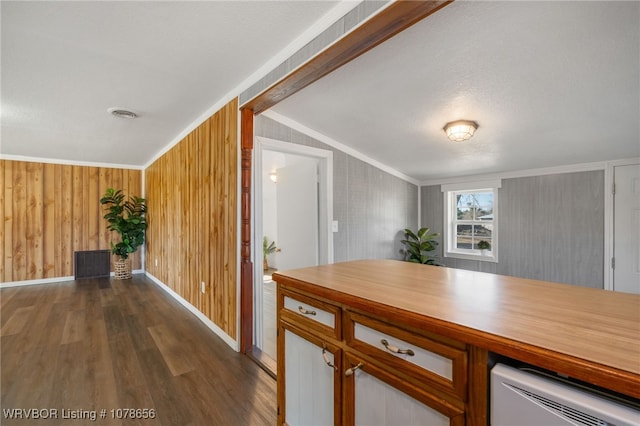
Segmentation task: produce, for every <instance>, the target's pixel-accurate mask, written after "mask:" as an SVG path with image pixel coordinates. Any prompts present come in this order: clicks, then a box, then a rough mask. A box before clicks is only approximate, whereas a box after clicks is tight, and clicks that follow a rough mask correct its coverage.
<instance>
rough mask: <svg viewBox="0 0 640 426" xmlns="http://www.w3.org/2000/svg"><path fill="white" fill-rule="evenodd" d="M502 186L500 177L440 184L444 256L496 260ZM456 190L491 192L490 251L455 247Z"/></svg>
mask: <svg viewBox="0 0 640 426" xmlns="http://www.w3.org/2000/svg"><path fill="white" fill-rule="evenodd" d="M501 187H502V181H501V180H500V179H496V180H487V181H478V182H462V183H454V184H447V185H442V186H441V190H442V192H443V194H444V209H443V211H444V226H443V228H444V233H443V234H444V235H443V240H444V250H443V255H444V257H452V258H456V259H467V260H480V261H484V262H495V263H497V262H498V189H500V188H501ZM458 192H493V221H492V223H491V225H492V227H493V231H492V234H491V251H489V252H484V253H483V251H482V250H478V249H458V248H455V243H454V241H455V238H456V231H455V229H454V226H455V220H456V217H457V203H456V197H455V194H456V193H458Z"/></svg>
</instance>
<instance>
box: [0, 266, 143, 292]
mask: <svg viewBox="0 0 640 426" xmlns="http://www.w3.org/2000/svg"><path fill="white" fill-rule="evenodd" d="M131 273H132V274H144V269H134V270H133V271H131ZM109 276H110V277H114V276H115V274H114V273H113V272H111V273H110V274H109ZM83 279H85V278H81V279H79V280H77V281H82V280H83ZM86 279H95V278H86ZM64 281H76V278H75V277H74V276H73V275H70V276H68V277H55V278H42V279H37V280H24V281H8V282H6V283H0V288H8V287H20V286H24V285H41V284H53V283H60V282H64Z"/></svg>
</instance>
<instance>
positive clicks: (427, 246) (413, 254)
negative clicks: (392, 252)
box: [402, 228, 440, 265]
mask: <svg viewBox="0 0 640 426" xmlns="http://www.w3.org/2000/svg"><path fill="white" fill-rule="evenodd" d="M429 231H430V229H429V228H420V229H419V230H418V232H417V233H415V232H413V231H412V230H410V229H405V230H404V237H405V239H404V240H402V244H404V245H405V247H406V248H405V250H404V260H406V261H407V262H414V263H422V264H425V265H437V263H436V257H435V256H431V255H428V254H427V253H428V252H430V251H433V250H435V249H436V246H437V245H438V242H437V241H436V240H435V238H437V237H438V236H439V235H440V234H438V233H435V232H434V233H432V234H430V233H429Z"/></svg>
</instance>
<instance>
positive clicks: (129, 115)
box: [107, 108, 138, 119]
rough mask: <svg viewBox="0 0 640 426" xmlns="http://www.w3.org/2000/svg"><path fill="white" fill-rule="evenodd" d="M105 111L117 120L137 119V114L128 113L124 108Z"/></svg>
mask: <svg viewBox="0 0 640 426" xmlns="http://www.w3.org/2000/svg"><path fill="white" fill-rule="evenodd" d="M107 111H109V114H111V115H113V116H114V117H118V118H129V119H134V118H137V117H138V114H136V113H135V112H133V111H129V110H127V109H124V108H109V109H108V110H107Z"/></svg>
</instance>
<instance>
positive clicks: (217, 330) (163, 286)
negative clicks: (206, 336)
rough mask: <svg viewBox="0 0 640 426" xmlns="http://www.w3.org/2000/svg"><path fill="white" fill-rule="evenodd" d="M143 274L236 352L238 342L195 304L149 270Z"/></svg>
mask: <svg viewBox="0 0 640 426" xmlns="http://www.w3.org/2000/svg"><path fill="white" fill-rule="evenodd" d="M145 275H146V276H147V278H149V279H150V280H151V281H153V282H154V283H155V284H156V285H157V286H158V287H160V288H161V289H162V290H164V291H165V292H166V293H167V294H169V296H171V297H173V298H174V299H176V300H177V301H178V302H179V303H180V304H181V305H182V306H184V307H185V308H187V309H188V310H189V312H191V313H192V314H194V315H195V316H196V317H197V318H198V319H199V320H200V321H202V323H203V324H204V325H206V326H207V327H208V328H209V329H210V330H211V331H213V332H214V333H215V334H216V335H217V336H218V337H220V338H221V339H222V340H224V342H225V343H226V344H227V345H229V346H230V347H231V349H233V350H234V351H236V352H238V351H239V348H238V342H237V341H236V340H233V339H232V338H231V336H229V335H228V334H227V333H225V332H224V331H223V330H222V329H221V328H220V327H218V326H217V325H216V324H215V323H214V322H213V321H211V320H210V319H209V318H207V317H206V316H205V315H204V314H203V313H202V312H200V311H199V310H198V309H197V308H196V307H195V306H193V305H192V304H191V303H189V302H187V301H186V300H185V299H184V298H183V297H182V296H180V295H179V294H178V293H176V292H175V291H173V290H172V289H171V288H170V287H169V286H167V285H166V284H165V283H163V282H162V281H160V280H159V279H158V278H156V277H154V276H153V275H151V274H150V273H149V272H146V273H145Z"/></svg>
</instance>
